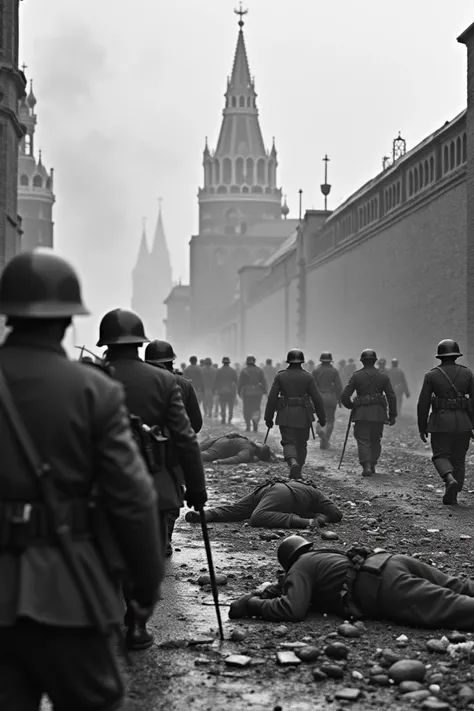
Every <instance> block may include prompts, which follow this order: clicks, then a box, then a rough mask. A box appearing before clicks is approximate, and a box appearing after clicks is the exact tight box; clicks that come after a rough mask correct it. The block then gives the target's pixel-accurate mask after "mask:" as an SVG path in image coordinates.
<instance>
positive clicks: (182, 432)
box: [166, 383, 206, 492]
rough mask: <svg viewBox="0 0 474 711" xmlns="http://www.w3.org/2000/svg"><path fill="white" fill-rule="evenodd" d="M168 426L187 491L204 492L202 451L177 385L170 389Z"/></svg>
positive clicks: (204, 480) (167, 412) (167, 415)
mask: <svg viewBox="0 0 474 711" xmlns="http://www.w3.org/2000/svg"><path fill="white" fill-rule="evenodd" d="M166 426H167V428H168V431H169V433H170V437H171V441H172V444H173V446H174V448H175V451H176V455H177V457H178V461H179V464H180V465H181V469H182V470H183V475H184V481H185V484H186V489H187V490H188V491H192V492H198V491H204V489H205V488H206V479H205V476H204V467H203V463H202V458H201V451H200V449H199V445H198V442H197V439H196V434H195V432H194V430H193V428H192V427H191V423H190V421H189V417H188V416H187V414H186V410H185V408H184V404H183V399H182V397H181V392H180V389H179V387H178V385H177V384H176V383H175V384H173V385H172V386H171V389H170V396H169V400H168V407H167V410H166Z"/></svg>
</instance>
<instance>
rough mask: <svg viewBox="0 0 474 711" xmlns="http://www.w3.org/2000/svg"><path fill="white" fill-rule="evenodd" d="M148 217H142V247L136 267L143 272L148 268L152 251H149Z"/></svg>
mask: <svg viewBox="0 0 474 711" xmlns="http://www.w3.org/2000/svg"><path fill="white" fill-rule="evenodd" d="M146 222H147V219H146V217H142V237H141V240H140V247H139V250H138V258H137V262H136V265H135V269H137V270H143V269H146V268H147V266H148V262H149V258H150V251H149V249H148V240H147V238H146Z"/></svg>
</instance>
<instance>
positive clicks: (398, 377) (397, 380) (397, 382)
mask: <svg viewBox="0 0 474 711" xmlns="http://www.w3.org/2000/svg"><path fill="white" fill-rule="evenodd" d="M387 372H388V377H389V378H390V382H391V383H392V388H393V390H394V392H395V395H396V398H397V412H398V415H399V416H400V415H401V414H402V404H403V397H404V396H405V397H406V398H409V397H410V391H409V390H408V385H407V379H406V377H405V373H404V372H403V370H402V369H401V368H400V366H399V364H398V360H397V358H392V366H391V368H390V370H388V371H387Z"/></svg>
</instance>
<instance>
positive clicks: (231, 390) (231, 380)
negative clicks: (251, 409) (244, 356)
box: [215, 357, 237, 425]
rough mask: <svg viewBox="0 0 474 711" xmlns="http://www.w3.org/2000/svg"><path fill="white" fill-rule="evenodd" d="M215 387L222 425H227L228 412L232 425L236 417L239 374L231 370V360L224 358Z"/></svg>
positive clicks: (229, 421)
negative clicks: (235, 405) (235, 404)
mask: <svg viewBox="0 0 474 711" xmlns="http://www.w3.org/2000/svg"><path fill="white" fill-rule="evenodd" d="M215 387H216V393H217V396H218V398H219V404H220V407H221V423H222V424H223V425H225V423H226V416H227V411H228V412H229V419H228V423H229V425H230V424H232V418H233V416H234V403H235V397H236V395H237V373H236V371H235V370H234V368H231V365H230V358H227V357H224V358H223V359H222V367H221V368H219V370H218V371H217V375H216V385H215Z"/></svg>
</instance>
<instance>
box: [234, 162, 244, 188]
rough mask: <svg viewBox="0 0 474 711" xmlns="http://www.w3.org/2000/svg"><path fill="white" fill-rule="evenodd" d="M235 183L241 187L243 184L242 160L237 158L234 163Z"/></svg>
mask: <svg viewBox="0 0 474 711" xmlns="http://www.w3.org/2000/svg"><path fill="white" fill-rule="evenodd" d="M235 182H236V183H237V185H242V184H243V183H244V182H245V176H244V159H243V158H237V160H236V161H235Z"/></svg>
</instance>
